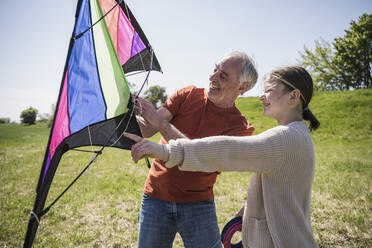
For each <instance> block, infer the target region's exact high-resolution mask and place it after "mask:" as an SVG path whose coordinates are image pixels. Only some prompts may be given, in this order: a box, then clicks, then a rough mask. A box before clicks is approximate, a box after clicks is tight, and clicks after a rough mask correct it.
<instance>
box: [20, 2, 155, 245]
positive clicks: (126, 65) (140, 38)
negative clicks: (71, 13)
mask: <svg viewBox="0 0 372 248" xmlns="http://www.w3.org/2000/svg"><path fill="white" fill-rule="evenodd" d="M152 70H154V71H160V72H161V68H160V65H159V62H158V60H157V58H156V56H155V55H154V52H153V50H152V48H151V46H150V44H149V42H148V40H147V38H146V36H145V34H144V33H143V31H142V29H141V27H140V26H139V24H138V23H137V21H136V19H135V18H134V16H133V14H132V12H131V11H130V9H129V8H128V6H127V5H126V3H125V2H124V1H123V0H79V1H78V3H77V8H76V15H75V26H74V30H73V33H72V37H71V40H70V45H69V48H68V53H67V59H66V64H65V68H64V72H63V76H62V82H61V87H60V91H59V96H58V100H57V104H56V110H55V115H54V117H55V118H54V121H53V125H52V127H51V131H50V136H49V141H48V145H47V148H46V152H45V156H44V161H43V164H42V168H41V171H40V177H39V180H38V184H37V188H36V199H35V203H34V207H33V211H32V212H31V215H30V219H29V223H28V227H27V233H26V236H25V241H24V247H31V246H32V243H33V241H34V238H35V235H36V231H37V229H38V226H39V225H40V218H41V217H42V216H43V215H45V214H46V213H47V212H48V211H49V209H50V208H51V207H52V206H53V205H54V204H55V203H56V201H57V200H58V199H59V198H60V197H61V196H62V195H63V194H64V193H65V192H66V191H67V190H68V189H69V188H70V187H71V186H72V184H73V183H74V182H75V181H76V180H77V179H78V178H79V177H80V176H81V175H82V174H83V173H84V172H85V171H86V169H88V167H89V166H90V164H92V162H94V160H95V159H96V158H97V156H98V155H100V154H101V153H102V150H103V149H104V148H105V147H117V148H122V149H130V147H131V146H132V145H133V142H132V141H131V140H128V139H127V138H125V137H123V136H122V133H123V132H124V131H128V132H130V133H135V134H137V135H141V132H140V129H139V126H138V123H137V121H136V118H132V117H133V109H134V108H133V102H132V97H131V93H130V90H129V87H128V83H127V81H126V76H128V75H130V74H134V73H139V72H147V76H146V80H145V82H146V81H147V79H148V76H149V73H150V71H152ZM145 82H144V83H145ZM142 87H143V85H142ZM141 89H142V88H141ZM137 96H138V95H137ZM82 146H99V147H101V148H100V150H99V151H95V153H96V155H95V157H93V158H92V160H91V161H90V163H88V165H87V166H86V167H85V168H84V170H83V171H82V172H81V173H80V174H79V175H78V176H77V177H76V178H75V180H74V181H73V182H72V183H71V184H70V185H69V186H68V187H67V188H66V189H65V191H63V192H62V193H61V195H60V196H59V197H57V199H55V200H54V201H53V202H52V203H51V204H50V205H49V206H48V207H46V208H44V207H45V202H46V199H47V195H48V192H49V188H50V185H51V183H52V180H53V177H54V174H55V172H56V170H57V167H58V164H59V161H60V160H61V157H62V155H63V154H64V153H65V152H67V151H69V150H73V149H75V150H79V149H77V148H78V147H82Z"/></svg>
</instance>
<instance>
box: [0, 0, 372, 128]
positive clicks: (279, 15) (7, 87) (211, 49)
mask: <svg viewBox="0 0 372 248" xmlns="http://www.w3.org/2000/svg"><path fill="white" fill-rule="evenodd" d="M76 2H77V1H76V0H63V1H41V0H33V1H26V0H20V1H11V0H2V1H0V30H1V31H2V35H1V36H0V44H1V46H0V54H1V58H2V66H1V67H0V117H10V118H11V120H12V121H19V115H20V114H21V112H22V110H24V109H26V108H28V107H29V106H32V107H34V108H36V109H38V110H39V113H50V111H51V106H52V104H54V103H56V100H57V96H58V91H59V87H60V83H61V79H62V72H63V68H64V64H65V60H66V55H67V48H68V43H69V39H70V36H71V33H72V29H73V25H74V15H75V10H76ZM127 4H128V6H129V7H130V8H131V10H132V12H133V14H134V15H135V16H136V19H137V21H138V22H139V23H140V25H141V27H142V29H143V30H144V32H145V34H146V35H147V38H148V39H149V41H150V43H151V44H152V46H153V48H154V50H155V53H156V55H157V57H158V59H159V62H160V64H161V66H162V69H163V74H161V73H158V72H152V74H151V75H150V84H149V85H150V86H151V85H161V86H163V87H166V89H167V93H168V95H169V94H171V93H173V92H174V91H175V90H176V89H178V88H181V87H184V86H187V85H190V84H194V85H196V86H199V87H207V86H208V78H209V74H210V72H211V71H212V70H213V67H214V64H215V62H216V61H218V60H219V59H220V58H221V57H222V56H223V55H224V54H225V53H226V52H228V51H232V50H241V51H245V52H246V53H247V54H249V55H251V56H252V57H253V58H254V60H255V61H256V65H257V69H258V72H259V81H258V83H257V85H256V87H255V88H253V89H252V90H251V91H249V92H248V93H246V94H245V96H257V95H258V94H259V92H260V91H261V89H262V77H263V75H264V73H265V72H267V71H269V70H270V69H272V68H275V67H278V66H283V65H290V64H294V63H296V62H297V59H298V58H299V51H302V50H303V47H304V45H306V46H307V47H309V48H313V47H314V41H315V40H319V39H320V38H323V39H325V40H326V41H332V40H333V39H334V38H336V37H340V36H343V35H344V30H345V29H347V28H349V23H350V21H351V20H357V18H358V17H359V16H360V15H362V14H363V13H372V1H370V0H353V1H351V0H337V1H336V0H332V1H331V0H312V1H310V0H309V1H298V0H297V1H296V0H288V1H287V0H282V1H277V0H252V1H251V0H245V1H243V0H240V1H237V0H230V1H222V0H214V1H212V0H202V1H200V0H199V1H196V0H188V1H183V0H182V1H181V0H178V1H170V0H167V1H165V0H157V1H156V0H151V1H150V0H128V1H127ZM142 80H143V77H133V78H129V81H131V82H132V83H134V84H137V85H139V84H141V83H142Z"/></svg>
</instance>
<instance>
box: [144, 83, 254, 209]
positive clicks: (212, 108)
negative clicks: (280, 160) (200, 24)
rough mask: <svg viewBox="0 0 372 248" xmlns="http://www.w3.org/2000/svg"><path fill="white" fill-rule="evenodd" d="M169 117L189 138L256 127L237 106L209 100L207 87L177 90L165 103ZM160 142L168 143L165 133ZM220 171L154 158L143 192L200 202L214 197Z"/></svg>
mask: <svg viewBox="0 0 372 248" xmlns="http://www.w3.org/2000/svg"><path fill="white" fill-rule="evenodd" d="M164 107H165V108H167V109H168V110H169V111H170V112H171V114H172V116H173V118H172V120H171V121H170V123H172V124H173V125H174V126H175V127H176V128H177V129H178V130H180V131H181V132H182V133H183V134H185V135H186V136H187V137H188V138H190V139H196V138H203V137H208V136H216V135H229V136H246V135H252V133H253V131H254V127H253V126H252V125H251V124H250V123H249V122H248V121H247V120H246V118H245V117H244V116H243V115H242V114H241V113H240V111H239V110H238V109H237V108H236V107H235V106H233V107H231V108H220V107H217V106H216V105H214V104H213V103H212V102H211V101H209V100H208V98H207V94H206V90H205V89H201V88H196V87H195V86H189V87H186V88H183V89H180V90H178V91H177V92H176V93H175V94H173V95H172V96H171V97H170V98H169V99H168V100H167V102H166V103H165V104H164ZM160 143H162V144H166V143H167V142H166V140H165V139H164V138H163V137H162V138H161V139H160ZM218 174H219V172H213V173H206V172H189V171H180V170H179V169H178V167H177V166H175V167H173V168H170V169H168V168H166V167H165V165H164V162H163V161H160V160H158V159H154V160H153V162H152V165H151V169H150V171H149V174H148V176H147V179H146V183H145V186H144V193H145V194H148V195H151V196H152V197H154V198H156V199H160V200H163V201H168V202H197V201H204V200H209V199H212V198H213V185H214V183H215V182H216V178H217V175H218Z"/></svg>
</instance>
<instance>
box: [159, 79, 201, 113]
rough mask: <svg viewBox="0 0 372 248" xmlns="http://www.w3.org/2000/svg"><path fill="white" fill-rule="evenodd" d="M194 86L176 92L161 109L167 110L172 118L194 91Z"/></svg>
mask: <svg viewBox="0 0 372 248" xmlns="http://www.w3.org/2000/svg"><path fill="white" fill-rule="evenodd" d="M195 88H196V86H194V85H191V86H188V87H185V88H182V89H179V90H177V91H176V92H175V93H174V94H173V95H171V96H170V97H169V98H168V100H167V101H166V102H165V103H164V104H163V107H164V108H166V109H168V110H169V112H170V113H171V114H172V116H175V115H176V114H177V113H178V110H179V109H180V108H181V106H182V104H183V103H184V102H185V100H186V98H187V96H188V95H189V94H190V93H191V92H192V90H193V89H195Z"/></svg>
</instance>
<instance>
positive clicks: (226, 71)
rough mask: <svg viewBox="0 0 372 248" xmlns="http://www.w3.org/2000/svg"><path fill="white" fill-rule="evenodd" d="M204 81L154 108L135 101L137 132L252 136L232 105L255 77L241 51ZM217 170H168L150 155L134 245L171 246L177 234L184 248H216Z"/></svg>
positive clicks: (218, 243) (163, 139)
mask: <svg viewBox="0 0 372 248" xmlns="http://www.w3.org/2000/svg"><path fill="white" fill-rule="evenodd" d="M209 80H210V83H209V88H208V90H206V89H202V88H196V87H195V86H189V87H186V88H182V89H180V90H178V91H177V92H176V93H175V94H173V95H172V96H171V97H170V98H169V99H168V100H167V102H166V103H165V104H164V105H163V107H161V108H160V109H159V110H157V111H156V110H155V108H154V107H153V106H152V104H151V103H149V102H147V101H146V100H144V99H141V98H140V99H138V100H137V102H136V109H137V111H138V112H139V113H140V115H141V116H142V117H138V122H139V124H140V127H141V131H142V135H143V136H144V137H151V136H153V135H154V134H155V133H157V132H160V133H161V135H162V137H161V140H160V142H161V143H163V144H164V143H167V141H168V140H170V139H177V138H185V137H187V138H189V139H195V138H202V137H208V136H216V135H230V136H245V135H251V134H252V133H253V131H254V128H253V126H252V125H251V124H250V123H249V122H248V121H247V120H246V119H245V117H244V116H243V115H242V114H241V113H240V111H239V110H238V109H237V108H236V107H235V100H236V98H237V97H238V96H239V95H241V94H243V93H244V92H246V91H247V90H249V89H251V88H252V87H253V86H254V85H255V83H256V81H257V71H256V69H255V67H254V65H253V60H252V59H251V58H250V57H248V56H247V55H246V54H245V53H243V52H232V53H229V54H227V55H226V56H225V57H224V58H223V59H222V60H221V61H220V62H219V63H217V64H216V66H215V69H214V72H213V73H212V75H211V76H210V78H209ZM218 174H219V172H213V173H204V172H186V171H180V170H179V169H178V167H177V166H176V167H173V168H171V169H168V168H166V167H165V166H164V163H163V161H160V160H157V159H155V160H154V161H153V163H152V165H151V169H150V171H149V174H148V177H147V180H146V183H145V186H144V194H143V197H142V204H141V210H140V214H139V222H140V229H139V235H138V247H141V248H142V247H152V248H153V247H160V248H163V247H172V243H173V241H174V238H175V235H176V233H177V232H178V233H179V234H180V235H181V237H182V240H183V242H184V246H185V247H192V248H195V247H203V248H205V247H221V241H220V240H221V238H220V234H219V229H218V225H217V216H216V210H215V203H214V196H213V185H214V183H215V181H216V178H217V175H218Z"/></svg>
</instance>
